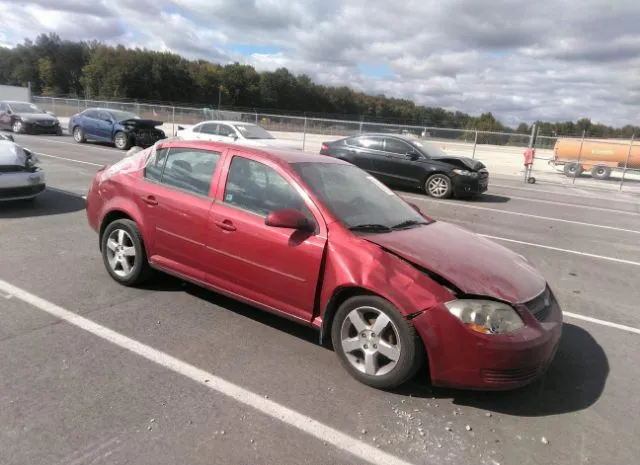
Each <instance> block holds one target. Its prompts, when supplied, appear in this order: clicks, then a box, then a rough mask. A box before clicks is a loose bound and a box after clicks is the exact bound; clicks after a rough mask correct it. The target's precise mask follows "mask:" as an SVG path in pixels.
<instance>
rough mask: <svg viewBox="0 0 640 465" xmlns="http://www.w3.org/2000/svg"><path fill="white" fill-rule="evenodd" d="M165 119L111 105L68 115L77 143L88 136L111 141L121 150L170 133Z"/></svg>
mask: <svg viewBox="0 0 640 465" xmlns="http://www.w3.org/2000/svg"><path fill="white" fill-rule="evenodd" d="M162 124H163V122H162V121H157V120H151V119H143V118H141V117H140V116H138V115H136V114H135V113H130V112H128V111H121V110H111V109H108V108H87V109H86V110H84V111H81V112H79V113H76V114H75V115H73V116H72V117H71V118H70V119H69V132H70V133H71V134H72V135H73V139H74V140H75V141H76V142H78V143H84V142H86V141H87V140H94V141H102V142H110V143H112V144H114V145H115V146H116V148H118V149H120V150H129V149H130V148H131V147H133V146H135V145H137V146H139V147H143V148H146V147H150V146H151V145H153V144H154V143H156V142H157V141H158V140H162V139H165V138H166V137H167V136H166V134H165V133H164V131H163V130H162V129H158V128H157V126H161V125H162Z"/></svg>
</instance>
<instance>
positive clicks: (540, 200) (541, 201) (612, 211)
mask: <svg viewBox="0 0 640 465" xmlns="http://www.w3.org/2000/svg"><path fill="white" fill-rule="evenodd" d="M509 198H510V199H514V200H523V201H525V202H535V203H546V204H551V205H562V206H563V207H572V208H586V209H588V210H599V211H605V212H609V213H615V214H622V215H634V216H640V211H638V212H631V211H628V210H618V209H615V208H605V207H594V206H592V205H578V204H575V203H566V202H556V201H555V200H542V199H532V198H531V197H517V196H515V195H509Z"/></svg>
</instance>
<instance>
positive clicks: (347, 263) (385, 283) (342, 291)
mask: <svg viewBox="0 0 640 465" xmlns="http://www.w3.org/2000/svg"><path fill="white" fill-rule="evenodd" d="M331 234H332V236H333V237H335V236H337V235H341V236H344V237H341V238H339V240H334V241H329V243H328V245H327V252H326V261H325V271H324V277H323V283H322V290H321V293H320V302H319V308H320V315H318V317H317V319H316V321H315V324H314V325H315V326H320V327H321V340H323V339H324V337H325V336H326V335H327V334H328V333H329V328H330V326H331V321H332V319H333V314H334V312H335V311H336V310H337V308H338V307H339V306H340V304H341V303H342V302H343V301H344V300H345V299H346V298H348V297H351V296H352V295H356V294H358V293H370V294H375V295H379V296H380V297H382V298H384V299H386V300H388V301H389V302H391V303H392V304H393V305H394V306H395V307H396V308H397V309H398V311H399V312H400V313H401V314H402V315H404V316H405V317H406V318H408V319H412V318H414V317H415V316H417V315H418V314H420V313H421V312H423V311H425V310H428V309H429V308H432V307H434V306H436V305H438V304H440V303H442V302H446V301H448V300H451V298H452V293H451V292H450V291H448V290H447V288H446V287H444V286H443V285H442V284H441V283H439V282H437V281H436V280H434V279H433V277H431V276H429V275H428V274H426V273H424V272H421V271H420V270H419V269H417V268H416V267H414V266H412V265H411V264H409V263H408V262H406V261H405V260H403V259H401V258H400V257H398V256H396V255H395V254H392V253H389V252H388V251H386V250H385V249H384V248H382V247H380V246H378V245H376V244H373V243H370V242H368V241H365V240H362V239H360V238H357V237H356V238H353V237H351V238H349V237H347V235H346V233H345V232H343V231H342V230H335V231H332V232H331Z"/></svg>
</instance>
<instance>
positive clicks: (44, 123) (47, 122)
mask: <svg viewBox="0 0 640 465" xmlns="http://www.w3.org/2000/svg"><path fill="white" fill-rule="evenodd" d="M36 124H39V125H40V126H53V125H54V124H55V121H51V120H48V119H42V120H38V121H36Z"/></svg>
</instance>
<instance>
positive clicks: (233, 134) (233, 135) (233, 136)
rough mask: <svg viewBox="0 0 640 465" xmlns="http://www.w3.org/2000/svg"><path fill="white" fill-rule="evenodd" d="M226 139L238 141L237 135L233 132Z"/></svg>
mask: <svg viewBox="0 0 640 465" xmlns="http://www.w3.org/2000/svg"><path fill="white" fill-rule="evenodd" d="M227 137H229V138H230V139H233V140H234V141H235V140H238V134H236V133H235V132H232V133H231V134H229V135H227Z"/></svg>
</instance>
